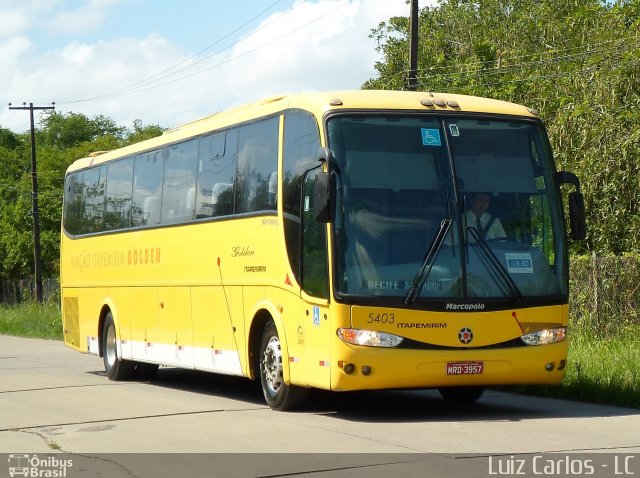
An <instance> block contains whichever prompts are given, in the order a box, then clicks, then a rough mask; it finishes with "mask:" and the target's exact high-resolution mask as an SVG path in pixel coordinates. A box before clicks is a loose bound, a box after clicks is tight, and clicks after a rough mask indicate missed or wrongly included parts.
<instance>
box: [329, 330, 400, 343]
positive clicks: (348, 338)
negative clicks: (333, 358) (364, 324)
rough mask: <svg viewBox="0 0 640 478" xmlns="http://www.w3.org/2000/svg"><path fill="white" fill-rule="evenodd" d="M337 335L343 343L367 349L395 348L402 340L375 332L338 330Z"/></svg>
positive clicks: (395, 336)
mask: <svg viewBox="0 0 640 478" xmlns="http://www.w3.org/2000/svg"><path fill="white" fill-rule="evenodd" d="M337 334H338V337H339V338H340V340H342V341H343V342H347V343H348V344H353V345H366V346H369V347H397V346H398V345H400V344H401V343H402V341H403V340H404V339H403V338H402V337H398V336H397V335H392V334H385V333H384V332H375V331H373V330H359V329H338V330H337Z"/></svg>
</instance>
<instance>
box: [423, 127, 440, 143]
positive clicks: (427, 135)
mask: <svg viewBox="0 0 640 478" xmlns="http://www.w3.org/2000/svg"><path fill="white" fill-rule="evenodd" d="M420 132H421V133H422V145H423V146H442V142H441V141H440V130H439V129H435V128H420Z"/></svg>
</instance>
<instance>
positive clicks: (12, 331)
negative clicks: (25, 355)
mask: <svg viewBox="0 0 640 478" xmlns="http://www.w3.org/2000/svg"><path fill="white" fill-rule="evenodd" d="M0 334H5V335H16V336H19V337H33V338H40V339H55V340H62V315H61V313H60V306H59V304H58V303H44V304H37V303H36V302H26V303H23V304H21V305H0Z"/></svg>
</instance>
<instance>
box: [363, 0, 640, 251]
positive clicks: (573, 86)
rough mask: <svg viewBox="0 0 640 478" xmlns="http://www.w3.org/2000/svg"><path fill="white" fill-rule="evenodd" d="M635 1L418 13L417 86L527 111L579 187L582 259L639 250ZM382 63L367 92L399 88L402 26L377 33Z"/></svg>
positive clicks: (470, 6)
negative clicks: (533, 112) (584, 227)
mask: <svg viewBox="0 0 640 478" xmlns="http://www.w3.org/2000/svg"><path fill="white" fill-rule="evenodd" d="M639 18H640V0H618V1H616V2H610V1H599V0H565V1H562V2H558V1H556V0H475V1H471V0H441V1H440V3H439V4H438V5H437V6H435V7H426V8H423V9H422V10H421V11H420V22H419V23H420V28H419V30H420V38H419V44H420V48H419V58H418V68H419V88H418V89H420V90H424V91H446V92H453V93H464V94H472V95H478V96H488V97H493V98H498V99H502V100H506V101H513V102H516V103H521V104H525V105H527V106H529V107H532V108H535V109H537V110H538V111H539V112H540V115H541V116H542V118H544V120H545V122H546V124H547V127H548V130H549V135H550V138H551V141H552V145H553V147H554V150H555V154H556V162H557V163H558V166H559V168H562V169H568V170H573V171H574V172H575V173H577V174H578V176H579V177H580V179H581V183H582V186H583V192H584V193H585V200H586V205H587V213H588V225H589V227H588V237H587V241H585V242H584V243H582V244H575V245H574V246H573V247H574V248H575V250H577V251H584V250H594V251H601V252H613V253H616V254H619V253H622V252H639V251H640V243H639V241H638V240H637V238H638V237H640V174H639V173H640V170H639V168H640V166H639V165H640V147H639V146H638V145H639V144H640V142H639V141H638V140H639V139H640V113H639V112H640V108H639V106H640V20H639ZM371 36H372V38H375V39H376V40H377V41H378V45H379V46H378V51H379V53H381V55H382V60H381V61H379V62H378V63H376V65H375V67H376V70H377V71H378V73H379V75H378V77H377V78H372V79H370V80H369V81H367V82H366V83H365V84H364V85H363V88H383V89H402V88H404V87H405V85H406V83H407V76H408V41H407V39H408V19H407V18H402V17H397V18H392V19H390V20H389V21H388V22H383V23H381V24H380V25H379V26H378V27H377V28H376V29H374V30H373V31H372V34H371Z"/></svg>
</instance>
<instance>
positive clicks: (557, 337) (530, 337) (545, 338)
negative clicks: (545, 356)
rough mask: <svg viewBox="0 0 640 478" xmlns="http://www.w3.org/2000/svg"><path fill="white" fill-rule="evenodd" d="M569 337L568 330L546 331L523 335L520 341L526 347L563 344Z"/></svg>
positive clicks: (562, 328) (560, 328)
mask: <svg viewBox="0 0 640 478" xmlns="http://www.w3.org/2000/svg"><path fill="white" fill-rule="evenodd" d="M566 337H567V328H566V327H559V328H557V329H545V330H539V331H537V332H532V333H530V334H527V335H523V336H522V337H520V339H521V340H522V341H523V342H524V343H525V344H526V345H547V344H555V343H556V342H562V341H563V340H564V339H565V338H566Z"/></svg>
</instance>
